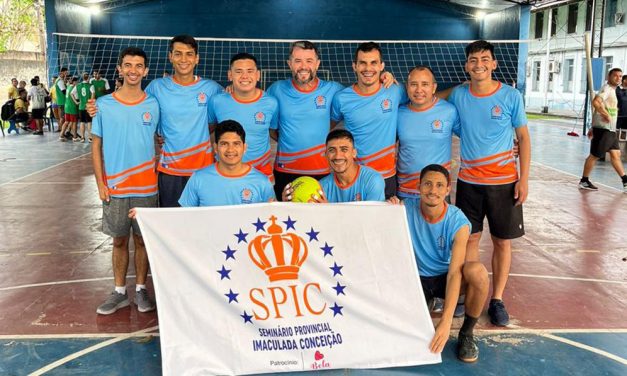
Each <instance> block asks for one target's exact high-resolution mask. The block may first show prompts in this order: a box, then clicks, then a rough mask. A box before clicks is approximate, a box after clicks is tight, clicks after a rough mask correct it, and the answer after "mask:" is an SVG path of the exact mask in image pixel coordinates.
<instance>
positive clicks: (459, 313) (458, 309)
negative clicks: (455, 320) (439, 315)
mask: <svg viewBox="0 0 627 376" xmlns="http://www.w3.org/2000/svg"><path fill="white" fill-rule="evenodd" d="M465 314H466V305H465V304H464V302H461V303H460V302H457V305H456V306H455V312H453V317H464V315H465Z"/></svg>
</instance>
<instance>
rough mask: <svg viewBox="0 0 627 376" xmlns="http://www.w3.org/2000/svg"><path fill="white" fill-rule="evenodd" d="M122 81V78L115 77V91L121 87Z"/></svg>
mask: <svg viewBox="0 0 627 376" xmlns="http://www.w3.org/2000/svg"><path fill="white" fill-rule="evenodd" d="M123 83H124V79H122V78H116V79H115V91H118V90H120V89H121V88H122V84H123Z"/></svg>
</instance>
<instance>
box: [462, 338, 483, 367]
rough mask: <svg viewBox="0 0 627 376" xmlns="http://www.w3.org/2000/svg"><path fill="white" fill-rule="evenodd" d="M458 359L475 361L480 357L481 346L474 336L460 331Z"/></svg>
mask: <svg viewBox="0 0 627 376" xmlns="http://www.w3.org/2000/svg"><path fill="white" fill-rule="evenodd" d="M457 359H459V360H461V361H462V362H466V363H474V362H476V361H477V360H478V359H479V347H478V346H477V341H475V337H474V336H472V335H470V336H467V335H464V334H461V333H459V336H458V337H457Z"/></svg>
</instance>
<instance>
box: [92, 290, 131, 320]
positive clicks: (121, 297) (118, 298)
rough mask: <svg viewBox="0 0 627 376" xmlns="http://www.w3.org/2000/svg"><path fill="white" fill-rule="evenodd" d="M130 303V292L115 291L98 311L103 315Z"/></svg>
mask: <svg viewBox="0 0 627 376" xmlns="http://www.w3.org/2000/svg"><path fill="white" fill-rule="evenodd" d="M128 305H129V302H128V294H120V293H118V292H116V291H113V292H112V293H111V295H109V297H108V298H107V300H105V302H104V303H102V304H101V305H100V306H99V307H98V309H96V312H97V313H99V314H101V315H110V314H112V313H114V312H115V311H117V310H118V309H120V308H124V307H128Z"/></svg>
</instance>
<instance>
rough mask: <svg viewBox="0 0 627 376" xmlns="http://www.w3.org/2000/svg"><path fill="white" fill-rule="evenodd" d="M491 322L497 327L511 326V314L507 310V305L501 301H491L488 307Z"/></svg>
mask: <svg viewBox="0 0 627 376" xmlns="http://www.w3.org/2000/svg"><path fill="white" fill-rule="evenodd" d="M488 315H489V316H490V322H491V323H492V324H493V325H496V326H507V325H508V324H509V314H508V313H507V310H506V309H505V304H504V303H503V301H502V300H500V299H492V300H490V306H489V307H488Z"/></svg>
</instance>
